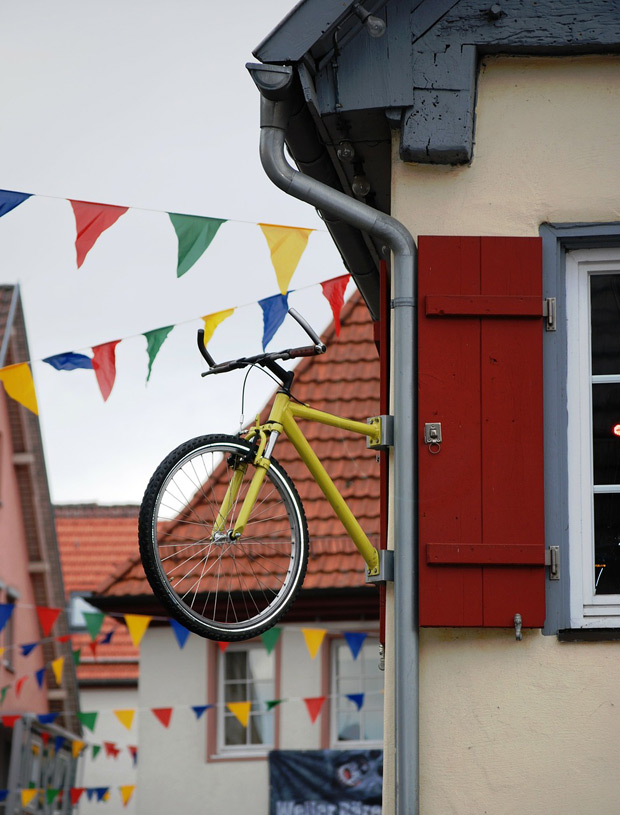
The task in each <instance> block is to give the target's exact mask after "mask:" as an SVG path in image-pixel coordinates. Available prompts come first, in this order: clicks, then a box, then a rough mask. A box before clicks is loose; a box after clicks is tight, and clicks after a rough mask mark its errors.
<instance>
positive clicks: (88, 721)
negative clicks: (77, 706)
mask: <svg viewBox="0 0 620 815" xmlns="http://www.w3.org/2000/svg"><path fill="white" fill-rule="evenodd" d="M98 715H99V714H98V713H97V712H96V711H91V712H89V713H83V712H82V711H80V712H79V713H78V714H77V717H78V719H79V720H80V722H81V723H82V724H83V725H84V727H87V728H88V729H89V730H90V731H91V733H94V732H95V725H96V724H97V716H98Z"/></svg>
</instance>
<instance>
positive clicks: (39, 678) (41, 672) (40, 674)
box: [35, 668, 58, 724]
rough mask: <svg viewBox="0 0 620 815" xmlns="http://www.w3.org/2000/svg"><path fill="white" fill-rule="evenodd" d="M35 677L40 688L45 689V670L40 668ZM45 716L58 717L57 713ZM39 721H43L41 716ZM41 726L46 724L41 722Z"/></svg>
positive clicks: (45, 714)
mask: <svg viewBox="0 0 620 815" xmlns="http://www.w3.org/2000/svg"><path fill="white" fill-rule="evenodd" d="M35 677H36V680H37V685H38V686H39V687H40V688H42V687H43V680H44V679H45V668H39V670H38V671H36V672H35ZM43 715H44V716H54V717H56V716H58V714H57V713H44V714H43ZM39 721H41V717H40V716H39ZM52 721H54V720H53V719H52ZM41 724H45V723H44V722H41Z"/></svg>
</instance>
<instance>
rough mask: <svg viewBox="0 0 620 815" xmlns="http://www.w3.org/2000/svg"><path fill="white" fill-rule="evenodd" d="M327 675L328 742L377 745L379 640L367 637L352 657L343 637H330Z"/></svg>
mask: <svg viewBox="0 0 620 815" xmlns="http://www.w3.org/2000/svg"><path fill="white" fill-rule="evenodd" d="M331 675H332V681H331V695H332V699H331V702H332V704H331V712H332V717H331V719H332V720H331V743H332V746H333V747H342V746H345V745H346V746H347V747H354V746H356V745H357V746H363V747H367V746H371V745H373V746H374V745H376V746H381V745H382V743H383V672H382V671H380V670H379V640H378V639H376V638H370V637H367V638H366V639H365V640H364V643H363V645H362V647H361V648H360V651H359V653H358V654H357V657H356V658H354V657H353V652H352V651H351V649H350V648H349V645H348V644H347V642H346V640H344V639H343V640H341V639H337V640H334V641H333V642H332V652H331Z"/></svg>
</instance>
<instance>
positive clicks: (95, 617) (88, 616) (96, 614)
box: [82, 611, 105, 640]
mask: <svg viewBox="0 0 620 815" xmlns="http://www.w3.org/2000/svg"><path fill="white" fill-rule="evenodd" d="M82 617H83V619H84V624H85V626H86V630H87V631H88V633H89V634H90V638H91V640H96V639H97V636H98V634H99V632H100V631H101V626H102V625H103V620H104V617H105V614H103V613H102V612H101V611H84V612H82Z"/></svg>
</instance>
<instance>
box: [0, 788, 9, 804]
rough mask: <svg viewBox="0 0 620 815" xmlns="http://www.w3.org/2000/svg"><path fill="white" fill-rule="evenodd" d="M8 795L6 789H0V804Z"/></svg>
mask: <svg viewBox="0 0 620 815" xmlns="http://www.w3.org/2000/svg"><path fill="white" fill-rule="evenodd" d="M8 797H9V791H8V790H0V804H1V803H3V802H4V801H6V799H7V798H8Z"/></svg>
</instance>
